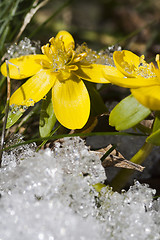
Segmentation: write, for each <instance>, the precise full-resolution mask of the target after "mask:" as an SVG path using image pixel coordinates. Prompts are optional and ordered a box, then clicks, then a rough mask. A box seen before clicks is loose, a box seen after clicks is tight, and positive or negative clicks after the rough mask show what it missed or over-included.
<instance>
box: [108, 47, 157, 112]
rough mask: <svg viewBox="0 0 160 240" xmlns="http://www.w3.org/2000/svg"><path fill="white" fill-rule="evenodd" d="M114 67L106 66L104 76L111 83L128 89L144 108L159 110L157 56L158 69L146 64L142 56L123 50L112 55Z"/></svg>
mask: <svg viewBox="0 0 160 240" xmlns="http://www.w3.org/2000/svg"><path fill="white" fill-rule="evenodd" d="M113 60H114V63H115V67H112V66H106V67H105V70H104V71H103V72H104V76H105V77H106V79H107V80H109V81H110V82H111V83H113V84H115V85H118V86H120V87H125V88H130V90H131V93H132V94H133V96H134V97H135V98H136V99H137V100H138V101H139V102H140V103H141V104H143V105H144V106H146V107H148V108H150V109H152V110H160V69H159V67H160V61H159V55H157V58H156V61H157V65H158V69H157V68H156V67H155V66H154V64H153V63H150V64H148V63H146V62H145V60H144V56H143V55H142V56H141V57H138V56H137V55H136V54H134V53H132V52H130V51H127V50H123V51H115V52H114V54H113Z"/></svg>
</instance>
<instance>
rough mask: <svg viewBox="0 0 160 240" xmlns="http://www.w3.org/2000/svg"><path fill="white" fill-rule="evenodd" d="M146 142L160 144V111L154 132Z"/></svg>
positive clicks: (157, 113)
mask: <svg viewBox="0 0 160 240" xmlns="http://www.w3.org/2000/svg"><path fill="white" fill-rule="evenodd" d="M146 142H149V143H152V144H154V145H158V146H159V145H160V111H157V112H156V117H155V121H154V125H153V131H152V134H151V135H150V136H149V137H148V138H147V139H146Z"/></svg>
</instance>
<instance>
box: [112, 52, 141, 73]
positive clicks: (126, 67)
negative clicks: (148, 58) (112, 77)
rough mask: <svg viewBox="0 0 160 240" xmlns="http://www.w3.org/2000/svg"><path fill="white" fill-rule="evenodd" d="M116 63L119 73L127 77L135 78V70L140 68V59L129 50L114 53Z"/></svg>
mask: <svg viewBox="0 0 160 240" xmlns="http://www.w3.org/2000/svg"><path fill="white" fill-rule="evenodd" d="M113 60H114V63H115V65H116V67H117V69H118V70H119V71H121V73H123V74H124V75H125V76H127V77H133V72H132V71H134V68H138V66H139V64H140V58H139V57H138V56H137V55H136V54H134V53H132V52H130V51H127V50H123V51H115V52H114V53H113Z"/></svg>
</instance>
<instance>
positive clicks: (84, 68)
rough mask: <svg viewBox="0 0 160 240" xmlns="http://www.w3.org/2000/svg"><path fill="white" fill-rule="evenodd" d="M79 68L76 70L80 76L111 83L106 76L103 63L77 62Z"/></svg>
mask: <svg viewBox="0 0 160 240" xmlns="http://www.w3.org/2000/svg"><path fill="white" fill-rule="evenodd" d="M77 66H78V70H77V71H75V72H74V74H76V75H77V76H78V77H80V78H82V79H84V80H87V81H90V82H94V83H109V81H108V80H107V79H106V78H105V77H104V74H103V70H104V69H105V67H106V66H105V65H102V64H90V65H82V64H77Z"/></svg>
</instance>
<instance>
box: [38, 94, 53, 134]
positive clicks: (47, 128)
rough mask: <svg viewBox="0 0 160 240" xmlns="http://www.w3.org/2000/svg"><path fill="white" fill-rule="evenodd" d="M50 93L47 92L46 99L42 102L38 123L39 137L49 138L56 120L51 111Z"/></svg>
mask: <svg viewBox="0 0 160 240" xmlns="http://www.w3.org/2000/svg"><path fill="white" fill-rule="evenodd" d="M51 93H52V92H51V91H49V93H48V94H47V97H46V99H43V101H42V107H41V113H40V122H39V132H40V136H41V137H47V136H49V134H50V132H51V131H52V129H53V127H54V125H55V123H56V121H57V119H56V116H55V113H54V110H53V104H52V94H51Z"/></svg>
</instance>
